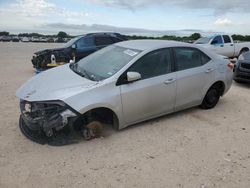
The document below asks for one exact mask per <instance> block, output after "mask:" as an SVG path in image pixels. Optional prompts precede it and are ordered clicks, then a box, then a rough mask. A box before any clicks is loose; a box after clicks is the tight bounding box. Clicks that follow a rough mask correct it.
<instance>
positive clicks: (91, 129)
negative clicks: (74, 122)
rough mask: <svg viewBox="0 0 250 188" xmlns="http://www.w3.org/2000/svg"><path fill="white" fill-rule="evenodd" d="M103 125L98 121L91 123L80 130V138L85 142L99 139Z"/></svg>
mask: <svg viewBox="0 0 250 188" xmlns="http://www.w3.org/2000/svg"><path fill="white" fill-rule="evenodd" d="M102 129H103V124H102V123H101V122H99V121H92V122H90V123H88V124H87V125H86V126H85V128H84V129H82V136H83V137H84V139H85V140H91V139H93V138H99V137H101V134H102Z"/></svg>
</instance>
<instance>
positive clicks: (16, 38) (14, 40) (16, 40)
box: [12, 36, 20, 42]
mask: <svg viewBox="0 0 250 188" xmlns="http://www.w3.org/2000/svg"><path fill="white" fill-rule="evenodd" d="M19 41H20V39H19V37H17V36H15V37H13V38H12V42H19Z"/></svg>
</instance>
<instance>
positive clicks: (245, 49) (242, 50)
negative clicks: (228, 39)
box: [240, 47, 249, 54]
mask: <svg viewBox="0 0 250 188" xmlns="http://www.w3.org/2000/svg"><path fill="white" fill-rule="evenodd" d="M247 51H249V48H247V47H245V48H242V49H241V50H240V54H242V52H247Z"/></svg>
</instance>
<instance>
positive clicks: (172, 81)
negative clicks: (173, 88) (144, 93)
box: [164, 78, 176, 85]
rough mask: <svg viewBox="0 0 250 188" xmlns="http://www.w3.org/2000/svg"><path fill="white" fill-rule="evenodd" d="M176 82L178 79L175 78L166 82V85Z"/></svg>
mask: <svg viewBox="0 0 250 188" xmlns="http://www.w3.org/2000/svg"><path fill="white" fill-rule="evenodd" d="M175 81H176V79H174V78H170V79H168V80H166V81H164V84H166V85H168V84H172V83H174V82H175Z"/></svg>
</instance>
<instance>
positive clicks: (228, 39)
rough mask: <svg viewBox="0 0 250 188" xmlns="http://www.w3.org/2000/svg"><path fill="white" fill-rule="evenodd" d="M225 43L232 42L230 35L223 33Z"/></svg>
mask: <svg viewBox="0 0 250 188" xmlns="http://www.w3.org/2000/svg"><path fill="white" fill-rule="evenodd" d="M223 39H224V43H231V39H230V37H229V36H228V35H223Z"/></svg>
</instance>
